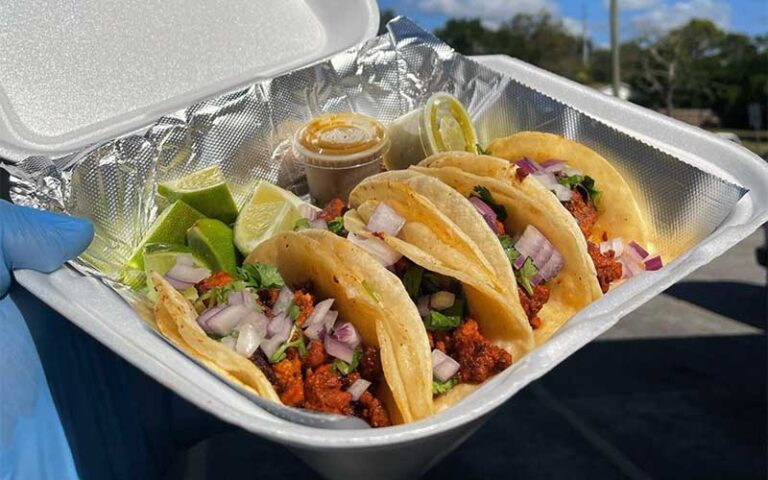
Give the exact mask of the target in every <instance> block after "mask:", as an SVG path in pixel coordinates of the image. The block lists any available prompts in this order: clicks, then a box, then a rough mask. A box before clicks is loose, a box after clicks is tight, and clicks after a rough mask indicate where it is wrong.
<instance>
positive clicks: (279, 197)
mask: <svg viewBox="0 0 768 480" xmlns="http://www.w3.org/2000/svg"><path fill="white" fill-rule="evenodd" d="M303 203H304V202H303V201H302V200H301V199H300V198H299V197H297V196H296V195H294V194H292V193H291V192H288V191H286V190H283V189H282V188H280V187H278V186H276V185H273V184H271V183H269V182H265V181H261V182H259V183H258V185H256V188H255V189H254V191H253V195H251V199H250V200H248V203H246V204H245V206H244V207H243V209H242V210H241V211H240V215H238V216H237V221H236V222H235V245H237V248H238V249H239V250H240V252H241V253H242V254H243V255H248V254H249V253H251V252H252V251H253V249H254V248H256V246H258V245H259V243H261V242H263V241H264V240H267V239H268V238H271V237H273V236H275V235H277V234H278V233H281V232H288V231H291V230H293V226H294V225H295V224H296V221H297V220H299V219H300V218H302V216H301V213H299V209H298V207H299V206H300V205H301V204H303Z"/></svg>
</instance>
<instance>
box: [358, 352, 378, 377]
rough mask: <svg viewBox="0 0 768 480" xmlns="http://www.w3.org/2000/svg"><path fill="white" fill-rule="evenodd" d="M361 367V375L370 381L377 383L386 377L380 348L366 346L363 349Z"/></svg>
mask: <svg viewBox="0 0 768 480" xmlns="http://www.w3.org/2000/svg"><path fill="white" fill-rule="evenodd" d="M359 369H360V375H361V376H362V377H363V378H364V379H366V380H368V381H369V382H373V383H376V382H377V381H379V380H381V379H382V378H383V377H384V372H383V371H382V369H381V357H380V355H379V349H378V348H374V347H365V348H364V349H363V355H362V356H361V357H360V367H359Z"/></svg>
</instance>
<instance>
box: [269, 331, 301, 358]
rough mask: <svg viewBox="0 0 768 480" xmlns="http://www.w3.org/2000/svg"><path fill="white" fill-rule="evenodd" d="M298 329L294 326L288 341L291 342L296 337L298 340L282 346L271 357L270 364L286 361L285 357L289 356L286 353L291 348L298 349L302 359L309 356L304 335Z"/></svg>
mask: <svg viewBox="0 0 768 480" xmlns="http://www.w3.org/2000/svg"><path fill="white" fill-rule="evenodd" d="M298 328H299V327H298V325H296V324H293V328H291V333H290V335H289V336H288V339H289V340H290V339H291V338H293V337H296V340H293V341H288V342H285V343H283V344H282V345H280V348H278V349H277V351H276V352H275V353H274V354H273V355H272V356H271V357H269V363H278V362H282V361H283V360H285V357H286V356H287V355H286V353H285V352H286V351H287V350H288V349H289V348H291V347H296V348H298V349H299V355H301V356H302V357H304V356H306V355H307V345H306V344H305V343H304V335H302V334H301V333H300V332H298ZM297 333H298V335H297Z"/></svg>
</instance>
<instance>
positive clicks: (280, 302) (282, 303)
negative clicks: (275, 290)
mask: <svg viewBox="0 0 768 480" xmlns="http://www.w3.org/2000/svg"><path fill="white" fill-rule="evenodd" d="M291 303H293V291H292V290H291V289H290V288H288V287H283V288H281V289H280V295H278V296H277V300H275V304H274V305H273V306H272V314H273V315H278V314H281V313H283V312H285V311H287V310H288V308H289V307H290V306H291Z"/></svg>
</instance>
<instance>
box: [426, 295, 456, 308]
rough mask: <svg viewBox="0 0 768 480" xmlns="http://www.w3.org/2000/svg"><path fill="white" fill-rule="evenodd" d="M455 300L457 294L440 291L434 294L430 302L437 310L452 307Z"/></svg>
mask: <svg viewBox="0 0 768 480" xmlns="http://www.w3.org/2000/svg"><path fill="white" fill-rule="evenodd" d="M455 301H456V295H454V294H453V293H451V292H446V291H440V292H437V293H433V294H432V297H431V298H430V300H429V304H430V305H431V306H432V308H434V309H435V310H445V309H446V308H451V307H452V306H453V303H454V302H455Z"/></svg>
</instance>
